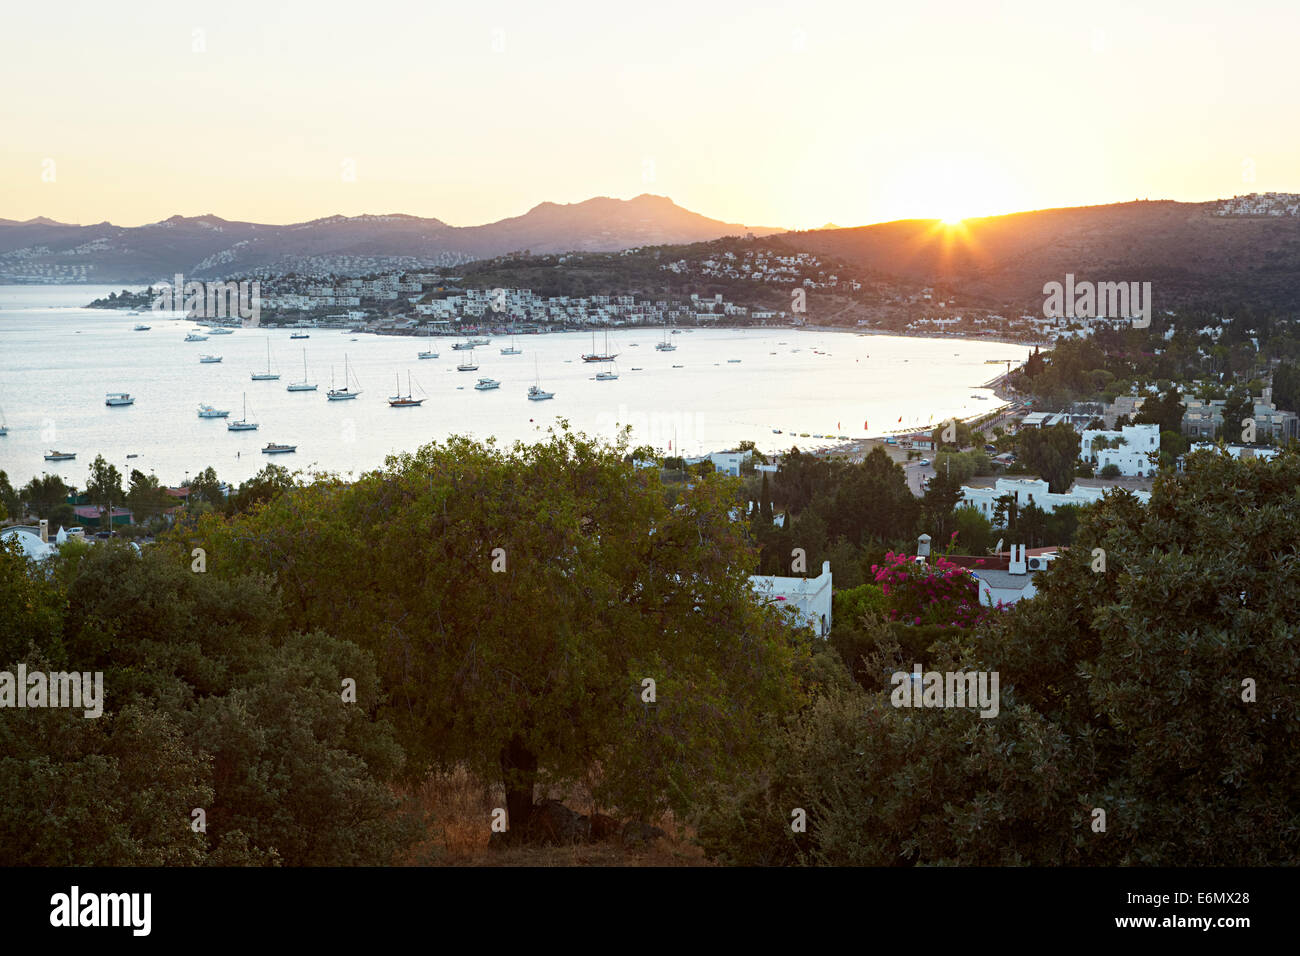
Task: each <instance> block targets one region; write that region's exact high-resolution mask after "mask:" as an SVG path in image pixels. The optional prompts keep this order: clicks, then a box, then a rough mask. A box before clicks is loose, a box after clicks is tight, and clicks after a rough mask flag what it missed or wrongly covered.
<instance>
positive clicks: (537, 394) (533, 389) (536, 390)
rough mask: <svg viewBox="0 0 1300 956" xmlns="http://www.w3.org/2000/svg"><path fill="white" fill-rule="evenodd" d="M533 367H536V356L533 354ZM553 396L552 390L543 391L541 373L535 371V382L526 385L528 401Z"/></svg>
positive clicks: (544, 399)
mask: <svg viewBox="0 0 1300 956" xmlns="http://www.w3.org/2000/svg"><path fill="white" fill-rule="evenodd" d="M533 368H534V370H537V369H538V365H537V357H536V356H535V355H534V356H533ZM554 397H555V393H554V392H545V391H543V390H542V373H541V372H540V371H537V381H536V383H535V384H533V385H529V386H528V400H529V401H530V402H544V401H546V399H548V398H554Z"/></svg>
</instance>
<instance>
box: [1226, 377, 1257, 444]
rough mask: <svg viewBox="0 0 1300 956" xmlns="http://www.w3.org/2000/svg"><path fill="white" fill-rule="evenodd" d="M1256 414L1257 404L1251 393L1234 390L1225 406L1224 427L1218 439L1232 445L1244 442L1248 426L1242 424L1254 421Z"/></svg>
mask: <svg viewBox="0 0 1300 956" xmlns="http://www.w3.org/2000/svg"><path fill="white" fill-rule="evenodd" d="M1254 414H1255V403H1254V402H1252V401H1251V398H1250V392H1249V391H1247V390H1245V389H1241V388H1234V389H1232V391H1230V392H1229V393H1228V398H1227V400H1226V401H1225V402H1224V404H1223V425H1222V426H1221V427H1220V428H1219V435H1218V437H1219V438H1221V439H1223V440H1224V441H1226V442H1228V443H1230V444H1232V443H1240V442H1244V441H1245V440H1246V426H1244V425H1243V424H1242V422H1243V421H1246V420H1247V419H1252V418H1253V417H1254Z"/></svg>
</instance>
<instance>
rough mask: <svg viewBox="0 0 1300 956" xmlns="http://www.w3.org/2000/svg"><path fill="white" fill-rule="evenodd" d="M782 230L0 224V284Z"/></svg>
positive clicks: (217, 272) (686, 214)
mask: <svg viewBox="0 0 1300 956" xmlns="http://www.w3.org/2000/svg"><path fill="white" fill-rule="evenodd" d="M778 231H779V230H776V229H772V228H764V227H750V226H745V225H741V224H737V223H726V222H722V221H720V220H717V219H710V218H709V217H707V216H702V215H700V214H699V213H695V212H691V211H690V210H687V209H683V208H682V207H680V206H678V205H676V204H675V203H673V201H672V200H670V199H668V198H666V197H663V196H651V195H642V196H638V197H636V198H635V199H628V200H622V199H609V198H605V197H598V198H595V199H588V200H586V201H584V202H580V203H571V204H565V205H560V204H556V203H549V202H548V203H542V204H540V205H538V206H535V207H534V208H532V209H530V210H529V211H528V212H527V213H525V214H524V215H522V216H515V217H513V218H510V219H502V220H500V221H498V222H493V223H488V224H486V225H482V226H463V227H458V226H451V225H448V224H447V223H445V222H443V221H441V220H439V219H425V218H420V217H418V216H408V215H402V214H388V215H364V216H330V217H327V218H324V219H316V220H312V221H311V222H303V223H293V224H290V225H284V226H281V225H266V224H262V223H252V222H233V221H229V220H226V219H222V218H220V217H219V216H214V215H204V216H193V217H185V216H172V217H171V218H170V219H165V220H163V221H161V222H156V223H150V224H148V225H144V226H135V227H123V226H114V225H113V224H111V223H107V222H105V223H99V224H97V225H93V226H69V225H62V224H58V223H53V222H50V221H49V220H44V219H37V220H30V221H28V222H22V223H19V222H14V221H11V220H0V281H11V282H12V281H58V280H60V279H62V280H64V281H94V282H150V281H154V280H157V279H161V278H166V277H170V276H171V275H173V274H175V273H177V272H181V273H184V274H185V275H187V276H192V277H194V278H199V279H202V278H215V277H220V276H227V275H237V274H238V275H250V274H272V273H283V272H306V273H316V272H320V273H325V272H332V273H335V274H353V275H360V274H365V273H368V272H373V271H378V270H383V269H393V268H421V267H427V268H438V267H446V266H450V265H456V264H459V263H463V262H468V261H472V260H476V259H484V258H489V257H492V256H497V255H501V254H503V253H508V252H514V251H521V250H529V251H532V252H537V253H545V252H559V251H567V250H589V251H611V252H617V251H619V250H622V249H628V248H632V247H636V246H642V245H651V244H664V243H689V242H697V241H701V240H707V239H716V238H719V237H721V236H726V235H741V234H744V233H746V232H754V233H755V234H757V235H769V234H771V233H773V232H778Z"/></svg>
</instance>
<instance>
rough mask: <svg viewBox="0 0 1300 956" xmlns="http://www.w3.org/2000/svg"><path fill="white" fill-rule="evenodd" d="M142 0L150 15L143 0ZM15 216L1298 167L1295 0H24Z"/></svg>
mask: <svg viewBox="0 0 1300 956" xmlns="http://www.w3.org/2000/svg"><path fill="white" fill-rule="evenodd" d="M128 11H129V14H130V15H129V16H128V15H127V12H128ZM5 21H6V22H5V34H6V39H5V41H4V42H3V46H2V47H0V49H2V50H3V52H2V54H0V89H4V90H5V91H6V92H5V93H4V94H0V130H2V131H3V138H4V149H3V150H0V218H8V219H20V220H21V219H28V218H31V217H33V216H49V217H51V218H53V219H58V220H60V221H65V222H77V223H94V222H101V221H104V220H109V221H111V222H114V223H116V224H118V225H127V226H131V225H140V224H142V223H147V222H156V221H158V220H160V219H165V218H167V217H168V216H171V215H175V214H180V215H187V216H190V215H202V214H208V213H210V214H214V215H218V216H221V217H223V218H226V219H232V220H250V221H255V222H268V223H288V222H300V221H305V220H309V219H315V218H319V217H322V216H329V215H360V214H363V213H392V212H402V213H409V214H412V215H418V216H430V217H435V218H438V219H441V220H443V221H444V222H447V223H450V224H452V225H457V226H465V225H476V224H480V223H484V222H491V221H495V220H497V219H501V218H505V217H508V216H517V215H521V214H523V213H524V212H526V211H527V210H528V209H530V208H532V207H533V206H535V205H537V204H538V203H541V202H546V201H551V202H559V203H566V202H580V201H582V200H584V199H587V198H590V197H592V196H614V197H618V198H624V199H627V198H631V197H633V196H637V195H639V194H641V193H654V194H656V195H665V196H669V197H671V198H672V199H673V200H674V201H675V202H677V203H678V204H679V205H681V206H684V207H686V208H688V209H691V210H693V211H695V212H699V213H702V214H704V215H707V216H711V217H713V218H716V219H722V220H725V221H727V222H733V223H743V224H746V225H751V226H780V227H786V228H813V227H818V226H821V225H823V224H825V223H828V222H833V223H835V224H837V225H840V226H850V225H861V224H865V223H871V222H882V221H889V220H893V219H902V218H931V217H939V218H948V219H956V218H961V217H963V216H974V215H993V214H998V213H1004V212H1014V211H1019V210H1024V209H1038V208H1049V207H1056V206H1079V205H1091V204H1097V203H1110V202H1126V201H1129V200H1133V199H1176V200H1183V201H1192V202H1196V201H1204V200H1208V199H1214V198H1219V197H1227V196H1233V195H1238V194H1242V193H1248V192H1263V191H1270V190H1277V191H1288V192H1300V124H1297V123H1296V117H1297V115H1300V109H1298V108H1297V107H1298V106H1300V70H1297V69H1296V66H1295V59H1296V53H1295V50H1294V44H1295V38H1296V37H1297V36H1300V3H1296V2H1294V0H1286V2H1266V0H1239V2H1235V3H1232V4H1223V3H1221V2H1214V3H1210V2H1201V0H1173V2H1146V3H1142V2H1133V0H1124V2H1110V0H1101V2H1096V3H1091V4H1086V5H1085V4H1078V3H1059V2H1055V0H1034V2H1020V0H981V2H970V0H960V2H933V0H911V2H908V3H892V2H891V3H887V4H886V3H877V2H855V0H844V2H816V0H811V2H809V0H804V2H799V3H765V2H761V0H760V2H752V3H744V4H741V3H720V2H709V0H692V2H678V0H656V2H654V3H635V4H612V3H606V2H583V0H550V2H547V3H544V4H539V3H535V2H504V0H484V2H480V3H475V4H456V5H450V4H444V3H437V2H435V3H419V4H417V3H410V2H404V3H391V2H387V0H368V2H365V3H358V2H355V0H347V2H339V0H311V2H276V0H260V2H248V0H223V2H221V3H212V2H205V3H195V2H188V0H165V2H160V0H134V2H132V3H130V4H129V5H116V4H103V3H100V2H95V3H91V2H86V0H73V2H70V3H62V4H58V5H57V7H56V6H55V5H51V4H34V3H32V4H21V5H9V6H8V7H6V11H5Z"/></svg>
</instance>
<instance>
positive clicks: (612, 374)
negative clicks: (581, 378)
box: [596, 360, 618, 382]
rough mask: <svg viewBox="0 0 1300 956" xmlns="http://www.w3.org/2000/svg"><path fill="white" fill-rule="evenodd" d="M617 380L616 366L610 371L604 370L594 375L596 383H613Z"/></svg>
mask: <svg viewBox="0 0 1300 956" xmlns="http://www.w3.org/2000/svg"><path fill="white" fill-rule="evenodd" d="M611 361H612V360H611ZM617 379H618V365H617V364H616V365H615V366H614V367H613V368H612V369H606V370H605V371H603V372H597V373H596V381H598V382H613V381H617Z"/></svg>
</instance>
